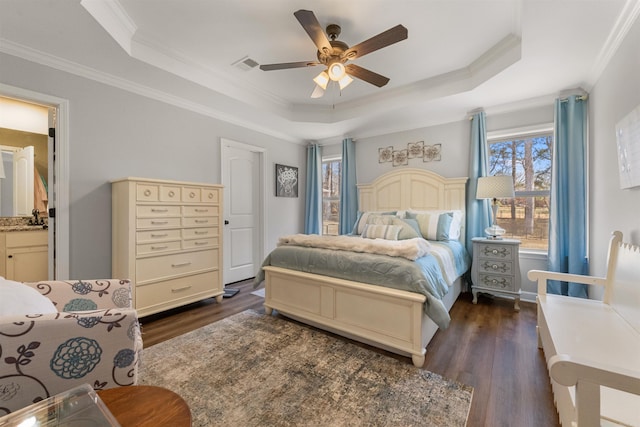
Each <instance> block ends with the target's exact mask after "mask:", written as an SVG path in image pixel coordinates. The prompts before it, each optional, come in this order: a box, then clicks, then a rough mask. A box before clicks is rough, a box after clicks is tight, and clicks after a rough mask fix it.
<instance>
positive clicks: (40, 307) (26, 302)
mask: <svg viewBox="0 0 640 427" xmlns="http://www.w3.org/2000/svg"><path fill="white" fill-rule="evenodd" d="M57 312H58V310H56V307H55V306H54V305H53V302H51V300H50V299H49V298H47V297H45V296H44V295H42V294H41V293H40V292H38V291H36V290H35V289H33V288H31V287H29V286H27V285H25V284H23V283H20V282H14V281H13V280H7V279H5V278H4V277H0V316H9V315H15V314H18V315H20V314H47V313H57Z"/></svg>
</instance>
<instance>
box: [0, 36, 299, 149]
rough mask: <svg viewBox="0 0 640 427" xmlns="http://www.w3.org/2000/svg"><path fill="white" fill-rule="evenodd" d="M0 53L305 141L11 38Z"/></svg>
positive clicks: (3, 42)
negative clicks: (15, 41) (24, 44)
mask: <svg viewBox="0 0 640 427" xmlns="http://www.w3.org/2000/svg"><path fill="white" fill-rule="evenodd" d="M0 52H2V53H5V54H7V55H11V56H15V57H18V58H21V59H24V60H27V61H30V62H35V63H37V64H40V65H44V66H47V67H50V68H53V69H56V70H59V71H64V72H66V73H70V74H73V75H76V76H79V77H83V78H86V79H89V80H93V81H96V82H99V83H103V84H106V85H109V86H112V87H116V88H118V89H122V90H125V91H127V92H131V93H135V94H137V95H140V96H144V97H146V98H150V99H154V100H156V101H160V102H164V103H166V104H170V105H173V106H176V107H179V108H182V109H184V110H189V111H192V112H194V113H198V114H202V115H204V116H207V117H211V118H214V119H218V120H222V121H224V122H227V123H231V124H234V125H237V126H241V127H243V128H247V129H251V130H254V131H256V132H260V133H263V134H265V135H270V136H273V137H275V138H278V139H281V140H285V141H288V142H293V143H296V144H299V143H301V140H300V139H298V138H295V137H292V136H291V135H288V134H285V133H283V132H279V131H276V130H274V129H272V128H267V127H264V126H260V125H257V124H256V123H255V122H253V121H251V120H250V119H247V120H242V119H241V118H239V117H237V116H235V115H230V114H228V113H225V112H223V111H221V110H219V109H216V108H212V107H210V106H207V105H204V104H200V103H197V102H193V101H190V100H188V99H185V98H183V97H179V96H176V95H172V94H169V93H167V92H163V91H161V90H158V89H155V88H152V87H149V86H145V85H142V84H139V83H136V82H132V81H130V80H127V79H124V78H121V77H118V76H114V75H113V74H109V73H105V72H103V71H99V70H96V69H95V68H91V67H87V66H85V65H82V64H78V63H76V62H73V61H69V60H66V59H63V58H59V57H57V56H54V55H51V54H48V53H45V52H42V51H39V50H36V49H32V48H30V47H27V46H23V45H21V44H18V43H14V42H12V41H10V40H7V39H2V38H0Z"/></svg>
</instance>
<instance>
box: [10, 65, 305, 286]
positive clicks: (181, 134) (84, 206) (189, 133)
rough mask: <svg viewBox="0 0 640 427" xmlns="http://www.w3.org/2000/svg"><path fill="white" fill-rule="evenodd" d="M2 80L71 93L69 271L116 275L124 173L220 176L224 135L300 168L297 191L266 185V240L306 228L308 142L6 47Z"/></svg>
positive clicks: (198, 178) (210, 179)
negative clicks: (115, 224)
mask: <svg viewBox="0 0 640 427" xmlns="http://www.w3.org/2000/svg"><path fill="white" fill-rule="evenodd" d="M0 63H2V74H1V75H0V81H1V82H2V83H4V84H7V85H10V86H15V87H20V88H24V89H28V90H31V91H35V92H38V93H44V94H48V95H52V96H56V97H58V98H63V99H67V100H69V124H70V129H69V134H70V143H69V145H70V152H69V153H68V155H69V159H70V165H71V166H70V236H69V239H70V267H69V271H70V276H71V278H92V277H93V278H104V277H111V186H110V181H111V180H113V179H117V178H121V177H124V176H137V177H148V178H161V179H175V180H182V181H193V182H203V183H219V182H220V138H221V137H225V138H229V139H232V140H234V141H239V142H244V143H247V144H252V145H257V146H260V147H264V148H266V149H267V155H266V158H267V162H266V169H267V177H266V179H268V180H269V182H273V180H274V174H275V172H274V163H284V164H287V165H291V166H297V167H298V168H299V170H300V175H301V180H300V183H299V197H298V198H293V199H289V198H287V199H285V198H276V197H275V185H273V186H268V188H269V189H270V191H269V192H268V194H267V220H268V226H267V229H268V236H267V242H266V244H267V246H268V247H271V248H272V247H275V243H276V240H277V237H278V236H279V235H281V234H290V233H297V232H301V231H302V230H303V229H304V218H303V216H304V188H305V180H304V176H305V170H306V168H305V163H306V156H305V154H306V152H305V147H302V146H300V145H296V144H292V143H289V142H286V141H281V140H278V139H277V138H274V137H271V136H267V135H263V134H260V133H258V132H255V131H251V130H248V129H244V128H241V127H239V126H235V125H232V124H229V123H226V122H223V121H221V120H217V119H214V118H211V117H207V116H204V115H200V114H197V113H193V112H191V111H187V110H184V109H181V108H178V107H175V106H172V105H169V104H165V103H162V102H159V101H155V100H152V99H149V98H146V97H143V96H140V95H137V94H134V93H131V92H127V91H124V90H121V89H117V88H114V87H112V86H108V85H104V84H101V83H97V82H95V81H93V80H89V79H85V78H82V77H78V76H75V75H72V74H69V73H66V72H61V71H58V70H55V69H52V68H49V67H46V66H42V65H38V64H35V63H32V62H29V61H25V60H22V59H19V58H17V57H13V56H10V55H4V54H0Z"/></svg>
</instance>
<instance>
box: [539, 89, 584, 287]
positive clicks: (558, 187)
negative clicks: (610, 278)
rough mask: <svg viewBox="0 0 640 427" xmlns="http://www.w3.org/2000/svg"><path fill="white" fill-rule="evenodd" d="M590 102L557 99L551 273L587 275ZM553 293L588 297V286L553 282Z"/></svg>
mask: <svg viewBox="0 0 640 427" xmlns="http://www.w3.org/2000/svg"><path fill="white" fill-rule="evenodd" d="M586 151H587V101H586V97H581V96H577V95H572V96H570V97H568V98H566V99H557V100H556V105H555V144H554V148H553V165H552V169H551V202H550V204H551V210H550V215H549V270H550V271H555V272H559V273H573V274H587V273H588V271H589V265H588V260H587V175H586V171H587V169H586V168H587V165H586V160H587V156H586ZM547 288H548V289H547V291H548V292H549V293H554V294H561V295H569V296H575V297H582V298H587V297H588V296H587V285H583V284H579V283H566V282H557V281H553V282H550V283H549V284H548V286H547Z"/></svg>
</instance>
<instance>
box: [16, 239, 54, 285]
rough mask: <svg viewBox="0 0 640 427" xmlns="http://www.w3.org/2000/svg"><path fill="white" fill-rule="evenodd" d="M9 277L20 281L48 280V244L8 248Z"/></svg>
mask: <svg viewBox="0 0 640 427" xmlns="http://www.w3.org/2000/svg"><path fill="white" fill-rule="evenodd" d="M6 261H7V279H10V280H15V281H18V282H37V281H39V280H47V278H48V276H49V270H48V262H49V258H48V250H47V247H46V246H35V247H30V248H12V249H8V250H7V260H6Z"/></svg>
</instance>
